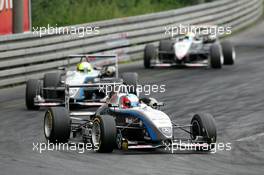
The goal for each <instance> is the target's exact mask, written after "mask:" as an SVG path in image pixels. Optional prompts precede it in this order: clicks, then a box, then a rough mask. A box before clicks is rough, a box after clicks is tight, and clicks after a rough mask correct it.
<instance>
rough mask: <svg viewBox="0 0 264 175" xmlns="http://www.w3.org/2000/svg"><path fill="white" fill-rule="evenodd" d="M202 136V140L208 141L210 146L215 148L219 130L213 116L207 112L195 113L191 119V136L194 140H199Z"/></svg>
mask: <svg viewBox="0 0 264 175" xmlns="http://www.w3.org/2000/svg"><path fill="white" fill-rule="evenodd" d="M199 137H200V138H202V141H204V142H205V143H207V144H208V145H210V146H209V148H207V150H208V151H209V150H210V149H213V148H214V146H215V145H214V144H215V143H216V138H217V131H216V124H215V120H214V118H213V116H212V115H211V114H207V113H201V114H195V115H194V116H193V118H192V120H191V138H192V140H194V141H195V140H198V138H199Z"/></svg>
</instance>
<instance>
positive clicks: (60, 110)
mask: <svg viewBox="0 0 264 175" xmlns="http://www.w3.org/2000/svg"><path fill="white" fill-rule="evenodd" d="M70 132H71V127H70V117H69V113H68V112H67V110H66V109H65V108H64V107H52V108H49V109H48V110H47V112H46V113H45V117H44V135H45V137H46V139H47V140H48V141H49V142H51V143H67V142H68V140H69V138H70Z"/></svg>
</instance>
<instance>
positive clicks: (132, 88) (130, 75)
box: [121, 72, 138, 95]
mask: <svg viewBox="0 0 264 175" xmlns="http://www.w3.org/2000/svg"><path fill="white" fill-rule="evenodd" d="M121 78H122V79H123V82H124V84H125V85H126V86H127V89H128V93H132V94H135V95H137V85H138V74H137V73H136V72H126V73H122V74H121Z"/></svg>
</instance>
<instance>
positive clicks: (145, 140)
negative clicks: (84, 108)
mask: <svg viewBox="0 0 264 175" xmlns="http://www.w3.org/2000/svg"><path fill="white" fill-rule="evenodd" d="M162 105H163V103H160V102H157V100H155V99H153V98H143V99H139V98H138V97H137V96H136V95H135V94H130V93H114V94H112V95H111V97H109V98H108V100H107V103H106V104H104V105H103V106H101V107H100V108H99V109H98V110H96V111H95V112H94V113H92V112H86V113H85V112H81V111H79V112H78V114H76V113H74V112H72V111H70V110H67V108H62V107H56V108H49V109H48V110H47V112H46V114H45V119H44V133H45V137H46V139H47V140H48V141H49V142H63V143H65V142H69V141H70V140H71V139H74V138H76V137H78V136H79V137H81V139H82V140H83V141H85V142H90V143H92V145H93V146H94V149H95V150H96V151H97V152H112V151H113V149H114V148H118V149H121V150H128V149H155V148H164V147H168V145H169V146H171V145H172V146H173V144H178V143H179V141H180V142H181V143H183V142H184V143H186V144H188V145H189V146H190V147H194V148H199V149H198V150H210V149H212V148H213V147H214V144H215V143H216V137H217V133H216V125H215V120H214V118H213V117H212V116H211V115H210V114H204V113H201V114H194V115H193V117H192V120H191V123H190V124H188V125H178V124H176V123H175V122H173V121H172V120H171V119H170V117H169V116H168V115H167V114H165V113H164V112H162V111H161V110H159V108H160V107H161V106H162ZM77 115H78V117H76V116H77ZM188 128H189V129H188ZM175 129H180V130H183V131H185V133H187V134H188V137H186V138H184V139H183V138H182V136H180V135H176V134H175V132H174V131H175ZM71 133H72V134H71ZM201 145H202V146H201ZM204 145H206V149H203V148H204ZM185 146H186V145H185ZM208 148H209V149H208ZM195 150H197V149H195Z"/></svg>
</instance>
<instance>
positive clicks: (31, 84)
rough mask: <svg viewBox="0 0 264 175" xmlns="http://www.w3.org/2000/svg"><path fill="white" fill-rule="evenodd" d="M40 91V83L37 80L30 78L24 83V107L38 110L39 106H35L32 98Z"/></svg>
mask: <svg viewBox="0 0 264 175" xmlns="http://www.w3.org/2000/svg"><path fill="white" fill-rule="evenodd" d="M41 91H42V85H41V82H40V81H39V80H36V79H31V80H28V81H27V83H26V96H25V101H26V107H27V109H28V110H39V106H36V105H35V103H34V99H35V97H36V96H37V95H40V94H41Z"/></svg>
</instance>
